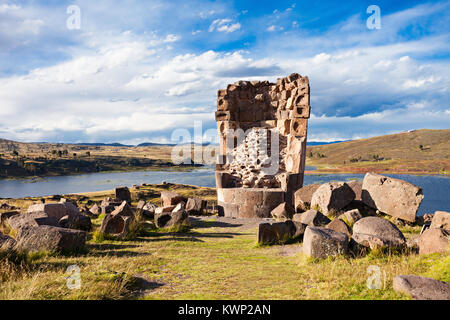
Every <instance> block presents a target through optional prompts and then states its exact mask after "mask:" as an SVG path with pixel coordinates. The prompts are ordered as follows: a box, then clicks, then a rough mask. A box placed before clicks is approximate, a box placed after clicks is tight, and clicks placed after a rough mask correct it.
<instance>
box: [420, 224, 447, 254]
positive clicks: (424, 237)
mask: <svg viewBox="0 0 450 320" xmlns="http://www.w3.org/2000/svg"><path fill="white" fill-rule="evenodd" d="M417 244H418V246H419V254H429V253H435V252H446V251H448V250H449V249H450V248H449V247H450V232H448V231H446V230H444V229H440V228H429V229H427V230H425V231H424V232H423V233H422V234H421V235H420V237H419V239H418V242H417Z"/></svg>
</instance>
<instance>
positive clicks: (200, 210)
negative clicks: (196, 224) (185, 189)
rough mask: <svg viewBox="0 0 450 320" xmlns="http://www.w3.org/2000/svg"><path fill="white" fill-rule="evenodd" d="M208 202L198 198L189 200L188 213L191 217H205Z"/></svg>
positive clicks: (187, 204)
mask: <svg viewBox="0 0 450 320" xmlns="http://www.w3.org/2000/svg"><path fill="white" fill-rule="evenodd" d="M206 206H207V201H206V200H202V199H198V198H189V199H188V200H187V203H186V211H187V213H188V214H189V215H191V216H193V215H203V214H205V213H206Z"/></svg>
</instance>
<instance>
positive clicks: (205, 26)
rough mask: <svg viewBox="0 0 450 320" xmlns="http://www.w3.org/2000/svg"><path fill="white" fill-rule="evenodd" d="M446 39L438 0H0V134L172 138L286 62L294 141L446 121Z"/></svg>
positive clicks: (449, 123) (445, 124)
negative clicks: (305, 95) (224, 93)
mask: <svg viewBox="0 0 450 320" xmlns="http://www.w3.org/2000/svg"><path fill="white" fill-rule="evenodd" d="M372 5H376V6H377V8H379V12H380V15H379V19H376V18H377V17H376V15H374V14H376V12H374V11H373V10H368V8H369V7H370V6H372ZM78 13H79V14H78ZM78 18H79V19H78ZM374 19H375V20H374ZM374 22H379V28H374ZM449 40H450V1H412V0H409V1H399V0H398V1H374V0H373V1H372V0H370V1H361V0H359V1H354V0H347V1H328V0H322V1H313V0H309V1H265V0H263V1H243V0H236V1H231V0H230V1H227V0H222V1H203V0H192V1H191V0H189V1H186V0H183V1H178V0H177V1H159V0H157V1H154V0H146V1H143V0H142V1H138V0H125V1H124V0H121V1H119V0H107V1H106V0H97V1H88V0H80V1H56V0H47V1H43V0H41V1H39V0H29V1H8V0H6V1H4V0H0V138H4V139H11V140H17V141H23V142H43V141H46V142H63V143H80V142H104V143H111V142H120V143H125V144H139V143H143V142H160V143H166V142H174V141H173V140H172V141H171V138H173V136H172V135H173V133H174V130H175V129H180V128H185V129H188V130H192V128H193V127H194V124H195V123H197V125H198V124H199V123H200V124H201V126H202V130H203V132H206V131H207V130H210V131H211V130H212V129H215V128H216V123H215V120H214V111H215V110H216V99H217V90H218V89H221V88H225V87H226V85H227V84H229V83H234V82H236V81H238V80H269V81H273V82H275V81H276V79H277V78H280V77H285V76H287V75H289V74H291V73H294V72H297V73H300V74H301V75H302V76H308V78H309V81H310V87H311V118H310V120H309V131H308V141H335V140H350V139H360V138H367V137H372V136H379V135H384V134H391V133H398V132H402V131H407V130H414V129H422V128H428V129H449V128H450V92H449V83H450V81H449V79H450V72H449V71H450V68H449V66H450V59H449V58H450V41H449Z"/></svg>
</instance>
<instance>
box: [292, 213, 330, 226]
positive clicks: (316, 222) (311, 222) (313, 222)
mask: <svg viewBox="0 0 450 320" xmlns="http://www.w3.org/2000/svg"><path fill="white" fill-rule="evenodd" d="M292 220H293V221H297V222H301V223H303V224H305V225H307V226H310V227H321V226H325V225H327V224H329V223H330V222H331V220H330V219H329V218H328V217H326V216H324V215H323V214H321V213H320V212H319V211H316V210H312V209H311V210H308V211H306V212H303V213H296V214H295V215H294V216H293V218H292Z"/></svg>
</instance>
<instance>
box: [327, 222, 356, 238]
mask: <svg viewBox="0 0 450 320" xmlns="http://www.w3.org/2000/svg"><path fill="white" fill-rule="evenodd" d="M326 228H327V229H331V230H334V231H338V232H342V233H345V234H346V235H347V236H348V237H349V238H350V237H351V236H352V229H351V228H350V227H349V226H348V225H347V224H346V223H345V222H344V221H342V220H341V219H338V218H336V219H334V220H333V221H331V222H330V223H329V224H327V226H326Z"/></svg>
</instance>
